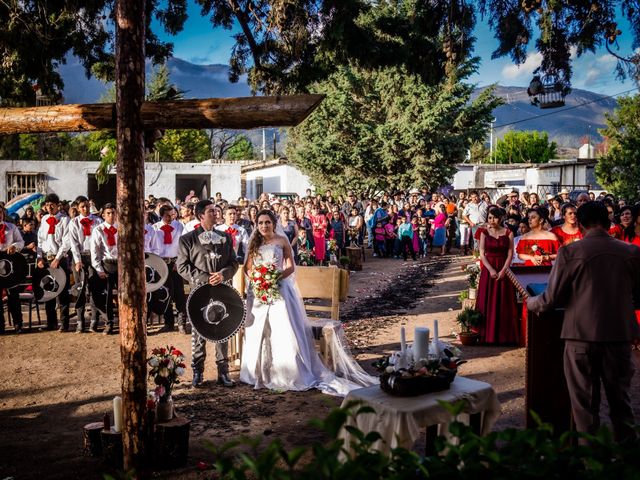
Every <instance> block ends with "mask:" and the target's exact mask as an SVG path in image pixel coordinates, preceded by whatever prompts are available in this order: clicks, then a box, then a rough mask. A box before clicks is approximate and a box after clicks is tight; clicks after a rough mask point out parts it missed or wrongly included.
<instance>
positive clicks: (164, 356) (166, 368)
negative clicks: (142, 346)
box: [147, 346, 186, 402]
mask: <svg viewBox="0 0 640 480" xmlns="http://www.w3.org/2000/svg"><path fill="white" fill-rule="evenodd" d="M147 363H148V364H149V366H150V367H151V369H150V370H149V377H151V378H153V381H154V383H155V384H156V388H155V389H154V391H153V393H154V396H155V399H156V401H159V402H166V401H167V400H168V399H169V397H171V390H172V389H173V386H174V385H175V384H176V383H180V378H179V377H180V376H181V375H183V374H184V372H185V368H186V365H185V363H184V355H183V354H182V352H181V351H180V350H178V349H177V348H174V347H173V346H167V347H162V348H154V349H153V350H151V356H150V357H149V359H148V360H147Z"/></svg>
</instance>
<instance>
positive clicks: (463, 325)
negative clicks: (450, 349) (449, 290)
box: [456, 307, 482, 333]
mask: <svg viewBox="0 0 640 480" xmlns="http://www.w3.org/2000/svg"><path fill="white" fill-rule="evenodd" d="M480 322H482V313H480V312H479V311H478V310H475V309H473V308H470V307H467V308H465V309H464V310H462V311H461V312H460V313H459V314H458V316H457V317H456V323H457V324H458V325H460V331H461V332H463V333H465V332H470V331H471V329H472V328H475V327H477V326H478V325H480Z"/></svg>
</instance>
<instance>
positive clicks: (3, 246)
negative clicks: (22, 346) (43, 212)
mask: <svg viewBox="0 0 640 480" xmlns="http://www.w3.org/2000/svg"><path fill="white" fill-rule="evenodd" d="M4 218H5V210H4V208H0V252H2V253H6V254H9V255H13V254H15V253H18V254H19V253H20V251H21V250H22V249H23V248H24V240H23V239H22V235H21V234H20V230H18V227H17V226H15V225H14V224H13V223H9V222H5V220H4ZM21 288H22V287H21V286H20V285H16V286H15V287H13V288H8V289H7V310H8V312H9V314H10V315H11V320H12V321H13V326H14V328H15V331H16V333H21V332H22V307H21V305H20V290H21ZM3 312H4V300H3V299H2V295H1V294H0V315H2V319H1V321H0V334H1V333H4V313H3Z"/></svg>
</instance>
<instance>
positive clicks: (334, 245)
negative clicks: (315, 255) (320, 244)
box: [327, 238, 338, 255]
mask: <svg viewBox="0 0 640 480" xmlns="http://www.w3.org/2000/svg"><path fill="white" fill-rule="evenodd" d="M327 250H329V252H331V253H333V254H334V255H335V253H336V252H337V251H338V242H336V241H335V239H333V238H332V239H331V240H329V241H328V242H327Z"/></svg>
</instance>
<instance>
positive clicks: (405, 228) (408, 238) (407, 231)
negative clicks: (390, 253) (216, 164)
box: [398, 216, 416, 262]
mask: <svg viewBox="0 0 640 480" xmlns="http://www.w3.org/2000/svg"><path fill="white" fill-rule="evenodd" d="M398 222H399V225H398V240H399V241H400V250H401V252H402V258H403V260H404V261H405V262H406V261H407V250H408V251H409V253H411V258H412V259H413V260H415V259H416V252H415V250H414V249H413V229H412V228H411V223H407V219H406V217H404V216H401V217H400V218H399V220H398Z"/></svg>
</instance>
